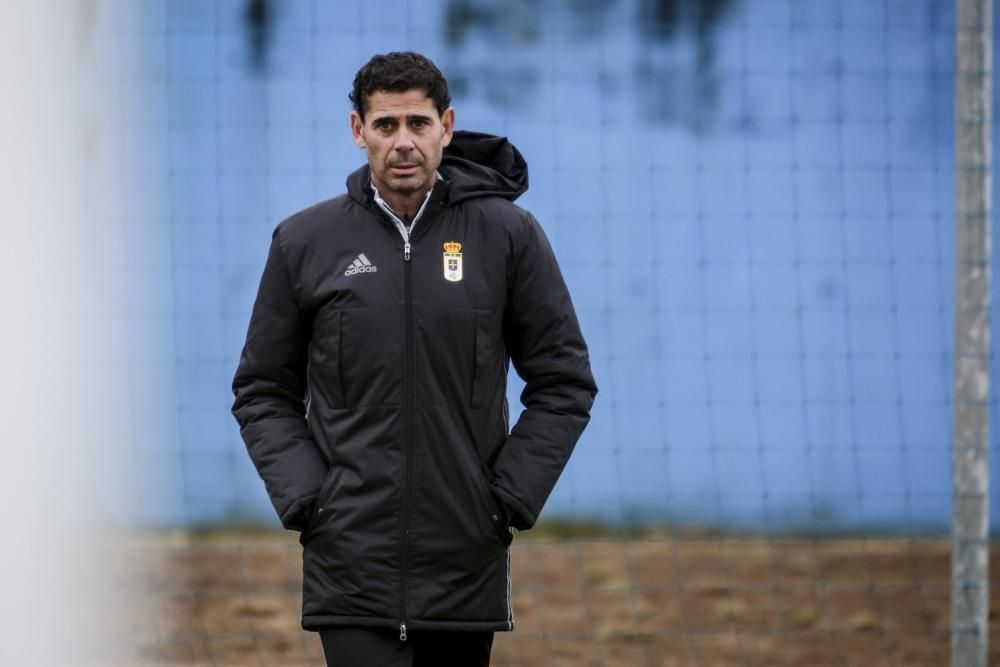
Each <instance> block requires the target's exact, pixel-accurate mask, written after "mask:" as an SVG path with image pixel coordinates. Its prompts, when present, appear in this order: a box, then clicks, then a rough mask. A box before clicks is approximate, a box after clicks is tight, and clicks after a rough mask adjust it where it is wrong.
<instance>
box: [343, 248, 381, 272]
mask: <svg viewBox="0 0 1000 667" xmlns="http://www.w3.org/2000/svg"><path fill="white" fill-rule="evenodd" d="M376 271H378V267H377V266H375V265H374V264H372V263H371V262H370V261H368V258H367V257H365V253H361V254H360V255H358V256H357V258H355V260H354V262H352V263H351V266H350V267H348V269H347V270H346V271H344V275H345V276H353V275H354V274H355V273H375V272H376Z"/></svg>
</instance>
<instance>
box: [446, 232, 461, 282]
mask: <svg viewBox="0 0 1000 667" xmlns="http://www.w3.org/2000/svg"><path fill="white" fill-rule="evenodd" d="M444 279H445V280H450V281H451V282H453V283H457V282H458V281H460V280H461V279H462V244H461V243H455V242H454V241H449V242H448V243H445V244H444Z"/></svg>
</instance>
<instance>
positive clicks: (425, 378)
mask: <svg viewBox="0 0 1000 667" xmlns="http://www.w3.org/2000/svg"><path fill="white" fill-rule="evenodd" d="M350 99H351V101H352V102H353V104H354V110H353V111H352V113H351V130H352V132H353V134H354V140H355V142H356V143H357V145H358V146H359V147H361V148H363V149H364V150H365V151H366V153H367V156H368V163H367V165H365V166H363V167H361V168H360V169H358V170H357V171H355V172H354V173H352V174H351V175H350V176H349V177H348V179H347V193H346V194H344V195H341V196H339V197H336V198H334V199H330V200H328V201H324V202H322V203H319V204H316V205H315V206H312V207H310V208H308V209H306V210H304V211H301V212H299V213H296V214H295V215H292V216H291V217H289V218H287V219H286V220H284V221H282V222H281V223H280V224H279V225H278V226H277V228H276V229H275V230H274V233H273V236H272V242H271V247H270V251H269V254H268V257H267V262H266V264H265V267H264V273H263V277H262V278H261V283H260V289H259V292H258V295H257V300H256V303H255V304H254V308H253V314H252V317H251V320H250V326H249V331H248V333H247V340H246V345H245V347H244V348H243V354H242V356H241V358H240V363H239V368H238V369H237V371H236V377H235V379H234V380H233V392H234V394H235V396H236V400H235V402H234V403H233V414H234V416H235V417H236V419H237V421H239V424H240V430H241V433H242V436H243V439H244V441H245V442H246V445H247V449H248V452H249V454H250V457H251V458H252V459H253V462H254V464H255V466H256V467H257V471H258V472H259V473H260V476H261V478H262V479H263V480H264V483H265V486H266V488H267V492H268V494H269V495H270V498H271V501H272V503H273V504H274V507H275V510H276V511H277V513H278V515H279V516H280V518H281V521H282V524H283V525H284V526H285V527H286V528H289V529H292V530H297V531H300V532H301V534H300V537H299V540H300V542H301V543H302V546H303V591H302V592H303V596H302V597H303V599H302V627H303V628H304V629H306V630H313V631H320V635H321V639H322V642H323V647H324V651H325V653H326V655H327V660H328V663H329V664H330V665H336V666H337V667H350V666H352V665H375V664H378V665H382V664H387V665H390V664H391V665H396V664H399V665H404V664H405V665H410V664H413V665H421V664H423V665H451V664H454V665H462V666H463V667H466V666H469V665H488V664H489V656H490V650H491V646H492V641H493V633H494V632H495V631H497V630H513V629H514V618H513V613H512V609H511V576H510V543H511V540H512V537H513V533H512V530H513V529H514V528H516V529H518V530H527V529H529V528H531V527H532V525H533V524H534V523H535V521H536V519H537V518H538V514H539V512H540V511H541V509H542V506H543V505H544V504H545V501H546V499H547V498H548V496H549V494H550V492H551V491H552V488H553V486H554V485H555V483H556V480H557V479H558V477H559V475H560V473H561V472H562V470H563V468H564V467H565V465H566V462H567V460H568V458H569V456H570V453H571V451H572V450H573V447H574V445H575V444H576V441H577V439H578V438H579V436H580V433H581V432H582V431H583V429H584V427H585V426H586V424H587V421H588V419H589V412H590V408H591V405H592V403H593V400H594V396H595V395H596V393H597V388H596V386H595V384H594V379H593V377H592V375H591V372H590V364H589V360H588V355H587V346H586V344H585V342H584V340H583V337H582V335H581V333H580V328H579V325H578V323H577V318H576V315H575V313H574V310H573V305H572V302H571V300H570V296H569V293H568V292H567V289H566V285H565V283H564V281H563V278H562V275H561V273H560V271H559V267H558V265H557V263H556V260H555V257H554V255H553V253H552V249H551V247H550V246H549V243H548V241H547V240H546V237H545V234H544V233H543V232H542V230H541V228H540V227H539V225H538V223H537V222H536V221H535V219H534V218H533V217H532V216H531V214H530V213H528V212H527V211H525V210H523V209H521V208H518V207H517V206H515V205H514V204H513V203H512V201H513V200H514V199H516V198H517V197H518V196H519V195H520V194H521V193H522V192H524V191H525V190H526V189H527V182H528V174H527V165H526V164H525V162H524V160H523V158H522V157H521V154H520V153H519V152H518V151H517V149H516V148H514V146H512V145H511V144H510V143H509V142H508V141H507V140H506V139H504V138H501V137H492V136H488V135H484V134H478V133H471V132H458V131H455V129H454V126H455V111H454V109H452V108H451V107H450V97H449V94H448V86H447V83H446V81H445V79H444V77H443V76H442V75H441V72H440V71H438V69H437V67H435V66H434V64H433V63H431V62H430V61H429V60H427V59H426V58H424V57H423V56H420V55H418V54H415V53H389V54H387V55H378V56H375V57H374V58H372V59H371V61H369V62H368V63H367V64H366V65H365V66H364V67H362V68H361V70H360V71H359V72H358V74H357V77H356V78H355V80H354V90H353V92H352V94H351V95H350ZM508 361H512V362H513V363H514V367H515V369H516V371H517V372H518V374H519V375H520V376H521V377H522V378H523V379H524V381H525V383H526V386H525V389H524V392H523V393H522V395H521V400H522V402H523V403H524V406H525V410H524V412H523V413H522V415H521V417H520V419H519V420H518V421H517V423H516V424H515V425H514V428H513V429H512V430H510V431H509V432H508V417H507V415H508V411H507V402H506V382H507V370H508Z"/></svg>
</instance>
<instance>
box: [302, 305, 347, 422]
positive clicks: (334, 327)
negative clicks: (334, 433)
mask: <svg viewBox="0 0 1000 667" xmlns="http://www.w3.org/2000/svg"><path fill="white" fill-rule="evenodd" d="M342 320H343V312H342V311H339V310H327V311H324V312H321V313H320V314H318V315H317V316H316V318H315V319H314V320H313V326H312V340H311V341H310V343H309V387H310V390H311V391H314V392H316V393H318V394H319V395H321V396H322V397H323V399H324V401H325V403H326V407H331V408H339V407H343V405H344V382H343V377H342V375H343V373H342V371H341V367H342V365H343V353H342V350H341V348H342V347H343V343H342V342H341V341H342V340H343V333H342V325H341V321H342Z"/></svg>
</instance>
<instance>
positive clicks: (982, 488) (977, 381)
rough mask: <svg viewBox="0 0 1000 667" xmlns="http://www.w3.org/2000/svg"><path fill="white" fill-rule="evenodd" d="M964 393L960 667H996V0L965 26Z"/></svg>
mask: <svg viewBox="0 0 1000 667" xmlns="http://www.w3.org/2000/svg"><path fill="white" fill-rule="evenodd" d="M955 30H956V32H955V49H956V56H957V60H956V65H957V68H956V72H955V170H956V189H955V387H954V389H955V391H954V434H953V443H952V446H953V452H952V456H953V475H954V477H953V483H954V491H953V493H954V499H953V516H952V597H951V623H952V630H951V664H952V667H986V660H987V642H988V639H989V630H988V626H987V612H988V608H989V579H988V573H989V433H990V431H989V416H990V402H989V386H990V320H989V317H990V281H991V280H990V258H991V252H990V184H991V179H990V167H991V154H990V153H991V150H990V141H991V137H990V123H991V98H992V59H993V3H992V0H958V16H957V23H956V28H955Z"/></svg>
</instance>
